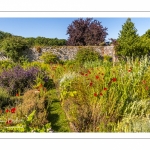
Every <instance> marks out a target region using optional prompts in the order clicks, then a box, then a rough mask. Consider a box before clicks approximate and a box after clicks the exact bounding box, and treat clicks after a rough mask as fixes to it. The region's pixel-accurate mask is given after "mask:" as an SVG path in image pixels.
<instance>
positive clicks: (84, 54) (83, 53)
mask: <svg viewBox="0 0 150 150" xmlns="http://www.w3.org/2000/svg"><path fill="white" fill-rule="evenodd" d="M99 59H100V54H99V53H98V52H96V51H94V50H93V49H91V48H81V49H79V50H78V52H77V54H76V58H75V60H76V61H77V62H79V63H80V64H83V63H85V62H86V61H96V60H99Z"/></svg>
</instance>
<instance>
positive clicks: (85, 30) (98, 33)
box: [67, 18, 108, 46]
mask: <svg viewBox="0 0 150 150" xmlns="http://www.w3.org/2000/svg"><path fill="white" fill-rule="evenodd" d="M106 31H107V28H106V27H105V28H104V27H103V26H102V25H101V22H99V21H97V20H93V18H86V19H85V20H84V19H83V18H79V19H77V20H74V21H73V22H72V23H71V24H70V25H69V26H68V28H67V34H69V38H68V41H67V45H72V46H80V45H83V46H85V45H99V44H100V43H102V42H104V41H105V38H106V36H107V35H108V33H107V32H106Z"/></svg>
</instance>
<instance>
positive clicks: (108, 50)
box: [0, 46, 116, 61]
mask: <svg viewBox="0 0 150 150" xmlns="http://www.w3.org/2000/svg"><path fill="white" fill-rule="evenodd" d="M85 47H87V48H88V46H85ZM90 47H92V48H93V49H94V50H95V51H97V52H99V53H100V55H101V56H104V55H108V56H111V57H112V58H113V60H115V59H116V56H115V51H114V46H90ZM79 48H81V46H57V47H54V46H53V47H45V48H41V52H40V53H39V52H38V51H37V50H36V48H31V49H28V50H26V51H25V52H24V55H26V57H27V58H28V59H29V60H30V61H36V60H39V57H40V56H41V55H42V54H43V53H45V52H52V53H53V54H56V55H57V56H58V57H59V58H60V59H61V60H71V59H74V57H75V55H76V54H77V51H78V50H79ZM2 57H3V59H4V56H2V55H1V54H0V59H2Z"/></svg>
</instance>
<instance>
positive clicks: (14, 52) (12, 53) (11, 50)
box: [1, 37, 28, 62]
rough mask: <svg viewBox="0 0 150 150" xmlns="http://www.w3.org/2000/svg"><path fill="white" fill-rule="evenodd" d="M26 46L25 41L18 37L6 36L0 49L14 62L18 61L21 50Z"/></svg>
mask: <svg viewBox="0 0 150 150" xmlns="http://www.w3.org/2000/svg"><path fill="white" fill-rule="evenodd" d="M27 48H28V46H27V42H26V41H25V40H24V39H23V38H20V37H11V38H6V39H4V40H3V41H2V43H1V49H2V50H3V51H4V52H5V53H6V55H7V56H8V57H10V58H11V59H12V60H13V61H14V62H18V61H19V60H20V57H22V56H23V51H24V50H26V49H27Z"/></svg>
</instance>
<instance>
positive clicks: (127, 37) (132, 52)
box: [115, 18, 144, 57]
mask: <svg viewBox="0 0 150 150" xmlns="http://www.w3.org/2000/svg"><path fill="white" fill-rule="evenodd" d="M115 49H116V52H117V54H118V55H120V56H129V57H131V56H133V57H136V56H140V55H143V54H144V53H143V50H142V47H141V42H140V38H139V36H138V34H137V29H136V28H135V26H134V23H133V22H132V21H131V19H130V18H128V19H127V20H126V22H125V23H124V25H123V26H122V30H121V31H120V33H119V37H118V39H117V45H116V46H115Z"/></svg>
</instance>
